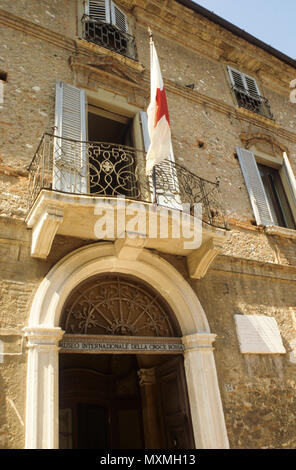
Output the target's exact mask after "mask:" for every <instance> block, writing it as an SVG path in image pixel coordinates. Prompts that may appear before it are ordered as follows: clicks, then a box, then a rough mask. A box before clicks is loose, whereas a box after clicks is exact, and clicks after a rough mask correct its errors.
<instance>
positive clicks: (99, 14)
mask: <svg viewBox="0 0 296 470" xmlns="http://www.w3.org/2000/svg"><path fill="white" fill-rule="evenodd" d="M85 14H86V15H88V16H90V17H91V18H93V19H94V20H98V21H101V22H102V23H110V3H109V0H88V1H86V2H85Z"/></svg>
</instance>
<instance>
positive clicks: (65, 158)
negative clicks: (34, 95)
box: [53, 80, 88, 194]
mask: <svg viewBox="0 0 296 470" xmlns="http://www.w3.org/2000/svg"><path fill="white" fill-rule="evenodd" d="M85 106H86V97H85V92H84V91H83V90H80V89H79V88H76V87H74V86H72V85H68V84H66V83H63V82H62V81H59V80H58V81H57V84H56V109H55V117H56V119H55V126H56V132H55V135H56V136H57V137H56V138H55V143H54V161H53V189H55V190H57V191H65V192H70V193H78V194H79V193H82V194H85V193H87V189H88V184H87V160H86V144H85V141H86V115H85Z"/></svg>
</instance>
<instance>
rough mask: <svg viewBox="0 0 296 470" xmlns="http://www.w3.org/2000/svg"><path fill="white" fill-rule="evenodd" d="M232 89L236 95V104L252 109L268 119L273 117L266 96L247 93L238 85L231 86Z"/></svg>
mask: <svg viewBox="0 0 296 470" xmlns="http://www.w3.org/2000/svg"><path fill="white" fill-rule="evenodd" d="M232 90H233V92H234V94H235V96H236V99H237V104H238V106H240V107H241V108H245V109H248V110H249V111H253V113H256V114H260V115H261V116H264V117H266V118H268V119H273V114H272V112H271V110H270V104H269V101H268V100H267V98H264V97H263V96H260V95H257V94H251V93H248V92H247V91H246V90H245V89H244V88H240V87H238V86H233V87H232Z"/></svg>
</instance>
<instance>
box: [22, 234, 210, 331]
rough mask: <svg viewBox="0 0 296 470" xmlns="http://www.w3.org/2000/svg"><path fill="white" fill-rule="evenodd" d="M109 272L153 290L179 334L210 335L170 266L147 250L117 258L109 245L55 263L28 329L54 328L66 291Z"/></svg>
mask: <svg viewBox="0 0 296 470" xmlns="http://www.w3.org/2000/svg"><path fill="white" fill-rule="evenodd" d="M112 272H118V273H122V274H129V275H132V276H135V277H137V278H139V279H142V280H143V281H145V282H147V283H148V284H149V285H151V286H152V287H153V288H154V289H156V290H157V291H158V292H159V293H160V294H161V295H162V297H163V298H164V299H165V300H166V301H167V303H168V304H169V305H170V307H171V308H172V310H173V312H174V314H175V316H176V318H177V321H178V323H179V325H180V328H181V331H182V334H183V335H189V334H194V333H197V332H204V333H209V332H210V328H209V324H208V321H207V318H206V315H205V313H204V311H203V308H202V306H201V304H200V302H199V300H198V298H197V296H196V295H195V293H194V292H193V290H192V288H191V287H190V285H189V284H188V283H187V282H186V280H185V279H184V278H183V276H181V274H179V273H178V271H177V270H176V269H175V268H174V267H173V266H172V265H171V264H169V263H168V262H167V261H165V260H164V259H163V258H161V257H160V256H158V255H156V254H154V253H151V252H149V251H148V250H143V251H142V253H141V255H140V256H139V258H138V259H137V260H127V259H120V258H118V257H117V256H116V252H115V248H114V244H113V243H97V244H93V245H88V246H86V247H83V248H80V249H78V250H76V251H74V252H73V253H70V254H69V255H67V256H66V257H65V258H63V259H62V260H61V261H59V262H58V263H57V264H56V265H55V266H54V267H53V268H52V269H51V270H50V271H49V273H48V274H47V275H46V277H45V278H44V280H43V281H42V282H41V284H40V286H39V288H38V290H37V292H36V294H35V297H34V300H33V303H32V307H31V311H30V317H29V325H28V326H29V327H38V326H40V325H43V326H46V327H49V328H55V327H58V326H59V324H60V316H61V312H62V308H63V305H64V303H65V301H66V299H67V297H68V295H69V294H70V292H72V290H73V289H74V288H75V287H76V286H77V285H78V284H80V283H81V282H82V281H84V280H85V279H88V278H90V277H91V276H94V275H97V274H101V273H112Z"/></svg>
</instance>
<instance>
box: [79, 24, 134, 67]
mask: <svg viewBox="0 0 296 470" xmlns="http://www.w3.org/2000/svg"><path fill="white" fill-rule="evenodd" d="M81 22H82V35H83V39H85V40H86V41H89V42H92V43H93V44H97V45H98V46H102V47H105V48H106V49H109V50H111V51H114V52H117V53H118V54H121V55H123V56H125V57H129V58H130V59H133V60H137V50H136V44H135V38H134V37H133V36H131V35H130V34H128V33H126V32H124V31H120V30H119V29H118V28H116V27H115V26H114V25H112V24H109V23H103V22H101V21H98V20H95V19H94V18H91V17H89V16H87V15H83V17H82V19H81Z"/></svg>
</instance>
